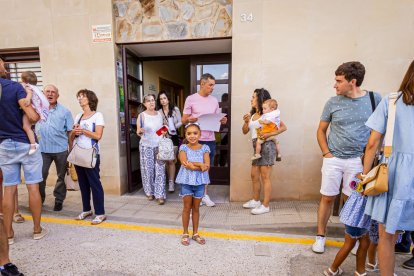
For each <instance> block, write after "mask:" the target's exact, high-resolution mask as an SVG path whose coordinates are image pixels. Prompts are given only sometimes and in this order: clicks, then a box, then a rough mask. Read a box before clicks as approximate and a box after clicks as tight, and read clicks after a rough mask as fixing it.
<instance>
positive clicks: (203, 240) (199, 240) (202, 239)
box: [192, 234, 206, 245]
mask: <svg viewBox="0 0 414 276" xmlns="http://www.w3.org/2000/svg"><path fill="white" fill-rule="evenodd" d="M192 239H193V240H195V241H196V242H197V243H198V244H201V245H204V244H206V240H205V239H204V238H202V237H200V235H199V234H194V235H193V237H192Z"/></svg>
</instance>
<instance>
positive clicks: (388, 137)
mask: <svg viewBox="0 0 414 276" xmlns="http://www.w3.org/2000/svg"><path fill="white" fill-rule="evenodd" d="M397 96H398V93H392V94H391V95H390V96H389V98H388V120H387V129H386V131H385V146H384V157H385V160H384V162H381V163H380V164H378V165H377V166H375V167H374V168H373V169H372V170H371V171H369V173H367V175H366V176H365V177H364V179H363V180H362V181H361V183H360V184H361V185H364V186H365V187H364V195H367V196H377V195H379V194H382V193H385V192H388V159H389V157H390V155H391V153H392V141H393V136H394V123H395V112H396V108H397V103H396V99H397Z"/></svg>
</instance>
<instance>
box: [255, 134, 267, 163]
mask: <svg viewBox="0 0 414 276" xmlns="http://www.w3.org/2000/svg"><path fill="white" fill-rule="evenodd" d="M264 142H265V140H262V139H260V138H259V137H257V140H256V148H255V153H254V154H253V157H252V160H256V159H259V158H260V157H262V156H261V155H260V152H261V151H262V144H263V143H264Z"/></svg>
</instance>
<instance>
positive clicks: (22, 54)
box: [0, 48, 44, 89]
mask: <svg viewBox="0 0 414 276" xmlns="http://www.w3.org/2000/svg"><path fill="white" fill-rule="evenodd" d="M0 58H1V59H3V61H4V62H5V64H6V70H7V71H8V72H9V76H8V77H9V79H11V80H13V81H17V82H20V76H21V74H22V72H24V71H33V72H34V73H35V74H36V76H37V85H38V86H39V87H40V89H42V88H43V85H44V83H43V76H42V70H41V66H40V55H39V49H38V48H29V49H27V48H26V49H10V50H0Z"/></svg>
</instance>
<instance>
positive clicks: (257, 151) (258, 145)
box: [255, 138, 262, 155]
mask: <svg viewBox="0 0 414 276" xmlns="http://www.w3.org/2000/svg"><path fill="white" fill-rule="evenodd" d="M259 141H260V143H259ZM261 151H262V140H261V139H260V138H259V139H257V142H256V152H255V153H256V154H258V155H260V152H261Z"/></svg>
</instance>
